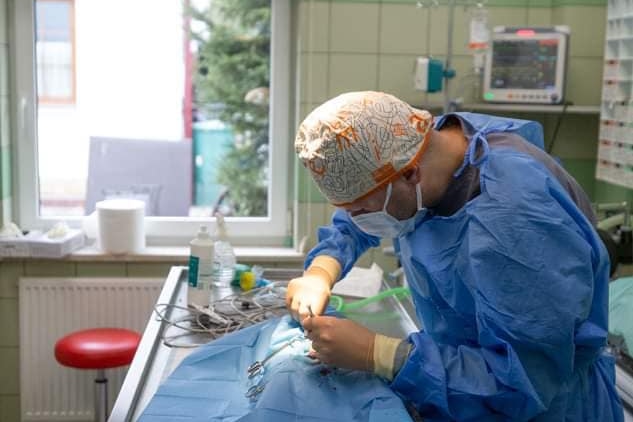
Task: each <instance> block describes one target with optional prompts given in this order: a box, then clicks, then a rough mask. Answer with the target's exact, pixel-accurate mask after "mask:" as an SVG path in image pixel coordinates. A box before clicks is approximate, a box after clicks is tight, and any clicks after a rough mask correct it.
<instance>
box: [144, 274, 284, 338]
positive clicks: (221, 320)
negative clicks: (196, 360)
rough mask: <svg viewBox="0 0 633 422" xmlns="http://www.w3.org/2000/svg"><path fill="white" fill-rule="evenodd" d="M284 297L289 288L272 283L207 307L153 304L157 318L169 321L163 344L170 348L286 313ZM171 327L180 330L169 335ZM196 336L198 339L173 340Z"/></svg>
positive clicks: (230, 296) (214, 302) (217, 335)
mask: <svg viewBox="0 0 633 422" xmlns="http://www.w3.org/2000/svg"><path fill="white" fill-rule="evenodd" d="M285 297H286V287H285V286H284V285H280V284H279V283H272V284H270V285H267V286H263V287H260V288H256V289H251V290H249V291H248V292H241V293H235V294H232V295H229V296H225V297H223V298H221V299H218V300H216V301H213V302H212V303H210V304H209V306H208V307H202V306H198V305H195V304H190V305H189V306H186V307H185V306H180V305H175V304H169V303H158V304H156V305H155V306H154V312H155V313H156V318H157V319H158V320H159V321H161V322H163V323H165V324H166V328H165V330H164V332H163V335H162V340H163V344H165V345H166V346H168V347H197V346H200V345H202V344H205V343H207V342H209V341H211V340H213V339H216V338H218V337H221V336H223V335H225V334H228V333H230V332H233V331H237V330H240V329H242V328H245V327H248V326H250V325H253V324H256V323H259V322H262V321H264V320H267V319H269V318H271V317H276V316H281V315H283V314H285V313H286V312H287V311H286V302H285ZM174 311H179V313H180V314H182V315H180V316H178V317H172V313H173V312H174ZM170 328H175V329H178V330H180V331H181V332H179V333H176V334H168V332H169V330H170ZM193 336H195V337H196V340H199V341H198V342H186V343H185V342H177V341H174V340H175V339H178V338H182V337H193ZM201 338H202V342H200V339H201Z"/></svg>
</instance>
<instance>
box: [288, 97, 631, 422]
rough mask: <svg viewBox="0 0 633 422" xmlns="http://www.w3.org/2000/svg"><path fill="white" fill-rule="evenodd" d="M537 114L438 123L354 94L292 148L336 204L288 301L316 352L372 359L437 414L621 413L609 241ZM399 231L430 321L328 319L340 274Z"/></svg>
mask: <svg viewBox="0 0 633 422" xmlns="http://www.w3.org/2000/svg"><path fill="white" fill-rule="evenodd" d="M542 147H543V134H542V128H541V127H540V125H539V124H538V123H535V122H529V121H524V120H516V119H507V118H498V117H493V116H486V115H479V114H472V113H449V114H446V115H443V116H441V117H439V118H437V119H434V118H433V116H432V115H431V114H430V113H429V112H427V111H424V110H418V109H415V108H412V107H411V106H409V105H408V104H406V103H405V102H403V101H401V100H399V99H397V98H395V97H394V96H392V95H389V94H385V93H380V92H351V93H346V94H343V95H340V96H338V97H336V98H334V99H331V100H329V101H327V102H326V103H324V104H323V105H321V106H319V107H318V108H316V109H315V110H314V111H313V112H312V113H310V115H309V116H308V117H307V118H306V119H305V120H304V121H303V123H302V124H301V126H300V128H299V130H298V134H297V136H296V140H295V148H296V152H297V154H298V156H299V158H300V160H301V161H302V162H303V164H304V165H305V166H306V167H307V168H308V169H309V171H310V173H311V176H312V178H313V179H314V181H315V183H316V184H317V186H318V187H319V189H320V190H321V192H322V193H323V195H325V197H326V198H327V200H328V201H329V202H330V203H331V204H333V205H335V206H336V207H337V209H336V211H335V212H334V214H333V218H332V222H331V225H330V226H328V227H322V228H320V229H319V231H318V243H317V245H316V246H315V247H314V248H313V249H312V250H311V251H310V253H309V255H308V257H307V259H306V263H305V264H306V269H305V271H304V275H303V276H302V277H300V278H296V279H293V280H291V282H290V284H289V286H288V293H287V298H286V302H287V305H288V308H289V310H290V312H291V313H292V315H293V316H294V317H295V318H296V319H297V320H299V321H301V323H302V324H303V326H304V329H305V330H306V333H307V335H308V337H309V338H310V339H311V340H312V347H313V349H314V355H315V356H316V357H317V358H318V359H320V360H321V361H323V362H325V363H328V364H332V365H335V366H338V367H342V368H350V369H357V370H365V371H372V372H374V373H376V374H377V375H379V376H381V377H383V378H384V379H386V380H387V381H388V383H389V385H390V387H391V388H392V389H393V390H394V391H395V392H397V393H398V394H399V395H400V396H401V397H402V398H403V399H404V400H405V401H406V402H408V403H409V404H410V405H412V406H413V407H414V408H415V409H416V410H417V412H418V413H419V414H420V415H421V416H422V417H423V418H425V420H432V421H445V420H446V421H448V420H451V421H452V420H456V421H527V420H534V421H600V422H608V421H622V420H623V414H622V407H621V403H620V400H619V398H618V395H617V393H616V390H615V386H614V382H615V375H614V359H613V357H612V356H611V355H609V354H608V353H607V351H606V350H605V345H606V338H607V295H608V288H607V283H608V279H609V274H608V271H609V262H608V256H607V252H606V250H605V247H604V245H603V243H602V242H601V241H600V238H599V236H598V235H597V233H596V231H595V230H594V222H595V221H594V218H595V217H594V215H593V213H592V209H591V207H590V203H589V201H588V199H587V197H586V195H585V194H584V193H583V191H582V190H581V188H580V186H579V185H578V184H577V183H576V182H575V181H574V180H573V178H572V177H571V176H570V175H569V174H567V173H566V172H565V170H563V169H562V168H561V167H560V166H559V165H558V164H557V163H556V161H554V160H553V159H552V158H551V157H550V156H548V155H547V154H546V153H545V152H544V151H543V150H542ZM381 239H393V243H394V247H395V251H396V254H397V256H398V259H399V261H400V263H401V264H402V266H403V268H404V272H405V274H406V277H407V281H408V283H409V286H410V288H411V291H412V296H413V301H414V303H415V307H416V312H417V315H418V317H419V319H420V321H421V322H422V323H423V330H422V331H420V332H416V333H413V334H411V335H409V337H408V338H406V339H398V338H390V337H386V336H384V335H382V334H378V333H375V332H372V331H370V330H368V329H367V328H365V327H363V326H361V325H359V324H357V323H355V322H353V321H350V320H346V319H339V318H335V317H330V316H323V315H322V314H323V312H324V310H325V308H326V305H327V303H328V300H329V298H330V292H331V289H332V286H333V284H334V283H335V282H336V281H337V280H339V279H340V278H341V277H343V276H345V274H346V273H347V272H348V271H349V270H350V269H351V268H352V266H353V265H354V262H355V261H356V260H357V259H358V257H359V256H361V255H362V254H363V253H364V252H365V251H366V250H367V249H368V248H370V247H375V246H378V245H379V243H380V240H381Z"/></svg>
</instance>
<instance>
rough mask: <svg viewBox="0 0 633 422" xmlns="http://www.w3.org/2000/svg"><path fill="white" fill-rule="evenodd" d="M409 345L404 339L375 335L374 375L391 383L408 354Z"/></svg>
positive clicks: (409, 350)
mask: <svg viewBox="0 0 633 422" xmlns="http://www.w3.org/2000/svg"><path fill="white" fill-rule="evenodd" d="M410 352H411V344H410V343H409V342H408V341H407V340H406V339H399V338H393V337H387V336H383V335H382V334H376V337H375V338H374V373H375V374H376V375H379V376H381V377H383V378H386V379H387V380H389V381H391V380H393V378H394V377H395V375H396V374H397V373H398V371H399V370H400V368H401V367H402V365H404V362H405V361H406V359H407V357H408V356H409V353H410Z"/></svg>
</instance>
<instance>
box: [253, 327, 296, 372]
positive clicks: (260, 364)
mask: <svg viewBox="0 0 633 422" xmlns="http://www.w3.org/2000/svg"><path fill="white" fill-rule="evenodd" d="M303 338H304V336H303V335H300V336H296V337H293V338H291V339H290V340H288V341H287V342H286V343H285V344H283V345H282V346H281V347H279V348H278V349H277V350H275V351H273V352H271V353H270V354H269V355H268V356H266V357H265V358H264V359H263V360H261V361H260V360H257V361H255V362H253V363H252V364H251V365H250V366H249V367H248V369H247V370H246V371H247V372H248V377H249V378H253V377H254V376H256V375H259V374H261V373H262V371H263V370H264V365H265V364H266V362H268V361H269V360H270V359H272V358H273V356H275V355H276V354H277V353H279V352H281V351H282V350H284V349H285V348H287V347H288V346H291V345H292V344H293V343H295V342H297V341H299V340H302V339H303Z"/></svg>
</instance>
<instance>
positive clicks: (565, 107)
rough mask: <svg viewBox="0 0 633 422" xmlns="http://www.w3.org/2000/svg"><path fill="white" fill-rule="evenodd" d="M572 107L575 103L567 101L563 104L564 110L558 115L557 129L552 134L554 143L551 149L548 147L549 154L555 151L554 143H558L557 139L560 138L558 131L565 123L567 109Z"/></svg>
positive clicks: (552, 142) (551, 143) (550, 145)
mask: <svg viewBox="0 0 633 422" xmlns="http://www.w3.org/2000/svg"><path fill="white" fill-rule="evenodd" d="M570 105H574V103H572V102H571V101H565V102H564V103H563V110H562V111H561V112H560V114H559V115H558V119H557V120H556V127H554V133H553V134H552V141H551V142H550V144H549V147H547V153H548V154H551V153H552V151H553V150H554V143H556V137H557V136H558V129H560V124H561V122H562V121H563V117H564V116H565V113H566V112H567V107H568V106H570Z"/></svg>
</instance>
